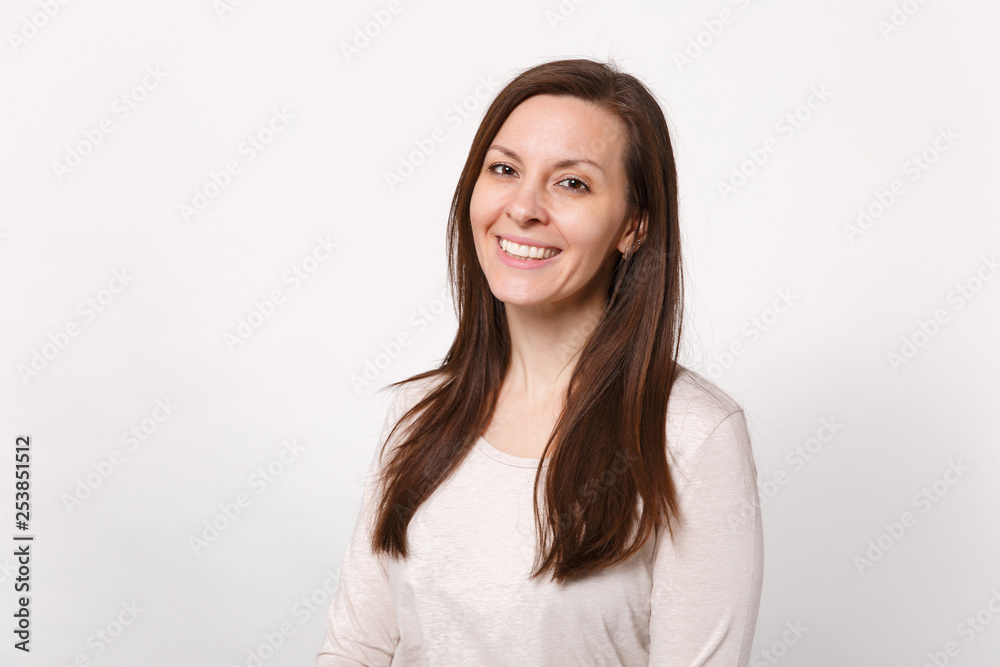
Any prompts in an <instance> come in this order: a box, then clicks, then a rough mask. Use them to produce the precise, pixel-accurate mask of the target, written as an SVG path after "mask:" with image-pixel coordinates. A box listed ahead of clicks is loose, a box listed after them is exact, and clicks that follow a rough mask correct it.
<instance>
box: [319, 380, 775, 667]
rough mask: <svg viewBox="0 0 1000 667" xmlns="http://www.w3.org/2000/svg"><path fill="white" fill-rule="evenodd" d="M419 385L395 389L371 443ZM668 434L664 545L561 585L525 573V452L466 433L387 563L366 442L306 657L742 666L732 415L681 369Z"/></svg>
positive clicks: (739, 523) (746, 559)
mask: <svg viewBox="0 0 1000 667" xmlns="http://www.w3.org/2000/svg"><path fill="white" fill-rule="evenodd" d="M428 388H429V384H428V381H427V380H424V381H422V384H421V383H411V384H409V385H404V386H403V387H401V388H396V389H395V390H394V391H395V394H393V398H392V401H391V404H390V408H389V410H388V415H387V418H386V422H385V427H384V428H383V433H382V437H383V439H384V437H385V435H386V434H387V432H388V429H389V428H391V426H392V425H393V424H394V423H395V421H396V419H398V418H399V416H400V415H402V413H403V412H404V411H405V410H406V409H407V408H409V407H410V406H411V405H413V404H414V403H415V402H416V400H417V399H418V398H419V395H420V394H421V392H423V391H426V390H427V389H428ZM666 430H667V446H668V461H669V462H670V465H671V466H672V468H671V470H672V474H673V476H674V480H675V482H676V486H677V494H678V499H679V502H680V512H681V520H682V524H681V525H680V528H679V529H677V528H675V530H674V540H673V541H671V539H670V535H669V533H668V532H667V531H666V530H665V529H664V530H661V531H658V532H657V534H656V536H655V539H649V540H647V542H646V544H645V546H644V547H643V548H642V549H641V550H640V551H639V552H638V553H636V554H635V555H634V556H633V557H632V558H630V559H629V560H628V561H626V562H624V563H621V564H620V565H618V566H615V567H612V568H610V569H606V570H604V571H602V572H600V573H597V574H595V575H591V576H589V577H587V578H585V579H584V580H582V581H578V582H574V583H570V584H561V585H560V584H556V583H554V582H552V581H551V579H549V578H547V577H546V578H543V579H540V580H535V581H531V582H529V581H528V576H529V574H530V572H531V566H532V563H533V560H534V555H535V554H534V550H535V525H534V516H533V511H534V508H533V485H534V479H535V471H536V469H537V466H538V463H539V460H538V459H529V458H522V457H518V456H512V455H510V454H507V453H505V452H502V451H500V450H497V449H495V448H494V447H492V446H491V445H490V444H489V443H487V442H486V441H485V440H484V439H482V438H479V440H478V441H477V442H476V444H475V447H474V448H473V449H472V450H471V452H470V453H469V455H468V456H467V457H466V458H465V460H464V461H463V462H462V464H461V466H460V467H459V468H458V469H456V471H455V472H454V474H453V475H452V476H451V477H450V478H448V479H447V480H446V481H445V482H444V483H443V484H442V485H441V486H440V487H439V488H438V489H436V490H435V492H434V493H433V494H432V495H431V497H430V498H428V499H427V500H426V501H425V502H424V503H423V504H422V505H421V506H420V507H419V508H418V509H417V512H416V513H415V514H414V516H413V519H412V520H411V522H410V524H409V527H408V531H407V535H408V542H409V546H410V549H411V550H412V551H411V555H410V557H408V558H407V559H405V560H403V561H400V560H399V559H395V558H386V557H384V556H380V557H374V556H373V555H372V553H371V550H370V547H369V541H368V538H369V536H370V534H371V533H370V531H371V530H372V510H373V503H374V502H375V498H374V492H375V481H376V475H377V473H378V471H379V470H380V465H381V461H380V460H379V453H378V451H376V454H375V456H374V457H373V459H372V463H371V466H370V468H369V471H368V476H367V478H366V484H365V490H364V495H363V502H362V505H361V508H360V512H359V515H358V518H357V522H356V524H355V528H354V531H353V533H352V535H351V537H350V540H349V542H348V545H347V549H346V553H345V554H344V559H343V562H342V565H341V570H340V579H339V587H338V590H337V592H336V594H335V596H334V599H333V602H332V603H331V605H330V609H329V612H328V614H327V627H326V636H325V637H324V640H323V644H322V648H321V650H320V653H319V654H318V656H317V660H316V665H317V667H333V666H335V665H338V666H339V665H392V667H411V666H414V665H421V666H434V667H437V666H452V665H454V666H456V667H459V666H460V667H478V666H490V667H493V666H508V665H509V666H511V667H553V666H556V665H627V666H640V665H641V666H645V665H651V666H657V667H668V666H669V667H696V666H705V667H745V666H746V665H748V664H749V661H750V650H751V645H752V642H753V636H754V630H755V627H756V623H757V610H758V606H759V604H760V596H761V585H762V580H763V565H764V551H763V536H762V525H761V516H760V502H759V499H758V494H757V483H756V476H757V473H756V466H755V463H754V457H753V452H752V446H751V441H750V435H749V432H748V429H747V423H746V419H745V416H744V413H743V410H742V408H741V407H740V406H739V405H738V404H737V403H736V402H735V401H734V400H733V398H732V397H730V396H729V395H728V394H726V393H725V392H723V391H722V390H721V389H720V388H719V387H717V386H716V385H715V384H714V383H712V382H711V381H709V380H708V379H706V378H704V377H703V376H701V375H698V374H696V373H693V372H691V371H687V370H682V371H681V373H680V375H679V376H678V378H677V380H676V381H675V383H674V387H673V389H672V393H671V398H670V401H669V403H668V408H667V422H666ZM392 446H393V443H390V447H392ZM543 465H545V466H547V465H548V461H547V460H546V461H545V462H543Z"/></svg>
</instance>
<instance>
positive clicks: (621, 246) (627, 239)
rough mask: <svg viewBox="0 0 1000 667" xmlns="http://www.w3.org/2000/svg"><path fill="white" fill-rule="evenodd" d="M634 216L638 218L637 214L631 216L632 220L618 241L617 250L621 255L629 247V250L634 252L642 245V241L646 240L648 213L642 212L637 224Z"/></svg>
mask: <svg viewBox="0 0 1000 667" xmlns="http://www.w3.org/2000/svg"><path fill="white" fill-rule="evenodd" d="M636 218H638V214H635V215H633V216H632V220H631V221H630V223H629V226H628V227H627V228H626V231H625V235H624V236H623V237H622V239H621V241H619V242H618V252H620V253H622V254H623V255H624V254H625V251H626V250H628V249H629V248H631V252H635V250H637V249H638V248H639V246H640V245H642V243H643V241H645V240H646V223H647V221H648V219H649V214H648V213H646V212H643V213H642V217H641V219H639V220H638V224H637V223H636Z"/></svg>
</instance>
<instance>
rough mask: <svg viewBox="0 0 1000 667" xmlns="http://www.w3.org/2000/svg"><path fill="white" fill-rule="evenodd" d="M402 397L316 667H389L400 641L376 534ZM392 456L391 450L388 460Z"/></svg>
mask: <svg viewBox="0 0 1000 667" xmlns="http://www.w3.org/2000/svg"><path fill="white" fill-rule="evenodd" d="M400 394H401V392H400V391H399V390H398V388H397V390H396V391H395V392H394V393H393V397H392V399H391V401H390V405H389V409H388V410H387V416H386V419H385V423H384V424H383V427H382V435H381V438H380V439H379V442H378V446H376V448H375V453H374V455H373V456H372V461H371V464H369V466H368V473H367V476H366V478H365V485H364V494H363V496H362V502H361V508H360V510H359V513H358V518H357V521H356V523H355V526H354V531H353V532H352V534H351V537H350V539H349V540H348V542H347V548H346V551H345V553H344V559H343V561H342V563H341V566H340V578H339V585H338V586H337V592H336V593H335V594H334V597H333V601H332V602H331V603H330V608H329V611H328V612H327V616H326V635H325V637H324V639H323V646H322V649H321V650H320V652H319V654H318V655H317V656H316V667H340V666H342V665H364V666H365V667H380V666H383V665H384V666H388V665H390V664H391V663H392V658H393V654H394V653H395V650H396V644H397V643H398V642H399V627H398V624H397V622H396V610H395V607H394V605H393V599H392V593H391V591H390V587H389V575H388V569H387V563H386V557H385V555H384V554H383V555H379V556H377V557H376V556H375V555H374V554H373V553H372V551H371V534H372V530H373V522H374V504H375V502H376V501H377V498H376V495H375V493H376V490H377V488H376V487H377V481H378V475H379V473H380V472H381V463H382V460H380V453H381V449H382V448H381V444H382V443H383V442H384V441H385V438H386V436H387V435H388V433H389V431H390V430H391V429H392V427H393V425H395V423H396V420H397V419H398V418H399V417H400V410H399V403H400ZM390 447H391V445H390ZM388 452H389V448H388V447H387V448H386V455H388Z"/></svg>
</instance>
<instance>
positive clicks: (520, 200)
mask: <svg viewBox="0 0 1000 667" xmlns="http://www.w3.org/2000/svg"><path fill="white" fill-rule="evenodd" d="M506 213H507V216H508V217H509V218H510V219H511V220H513V221H514V222H516V223H517V224H518V225H521V226H524V225H527V224H530V223H532V222H543V223H544V222H548V215H549V214H548V209H547V207H546V202H545V192H544V187H543V186H541V185H538V184H535V183H532V182H530V181H527V180H525V181H521V182H520V183H518V184H517V187H516V188H514V189H512V190H511V191H510V198H509V199H508V200H507V206H506Z"/></svg>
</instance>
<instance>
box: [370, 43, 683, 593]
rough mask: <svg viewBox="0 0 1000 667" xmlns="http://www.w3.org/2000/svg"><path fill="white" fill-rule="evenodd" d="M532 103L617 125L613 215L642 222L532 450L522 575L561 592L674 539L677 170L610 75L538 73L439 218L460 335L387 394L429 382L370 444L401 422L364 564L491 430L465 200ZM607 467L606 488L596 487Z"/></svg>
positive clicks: (517, 90) (492, 367)
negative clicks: (501, 137) (669, 425)
mask: <svg viewBox="0 0 1000 667" xmlns="http://www.w3.org/2000/svg"><path fill="white" fill-rule="evenodd" d="M538 94H549V95H557V96H571V97H575V98H579V99H581V100H584V101H587V102H590V103H593V104H595V105H597V106H598V107H599V108H602V109H606V110H608V111H610V112H612V113H613V114H614V115H616V116H617V117H618V118H619V119H620V120H621V123H622V124H623V125H624V129H625V136H624V137H622V141H623V142H624V145H623V160H624V168H625V174H626V177H627V186H626V193H625V199H626V204H627V205H628V206H629V207H630V210H638V211H639V212H640V213H642V214H645V215H646V216H647V220H646V223H645V224H646V230H645V231H646V235H645V238H644V240H643V243H642V246H641V249H638V250H636V251H635V252H631V253H626V255H625V256H623V257H622V258H621V259H620V260H619V262H618V264H617V265H616V267H615V270H614V273H613V274H612V279H611V284H610V286H609V291H608V300H607V302H606V305H605V308H604V310H603V313H602V315H601V318H600V320H598V322H597V323H596V328H594V330H593V331H592V333H590V334H589V336H587V337H586V339H585V340H583V341H581V342H582V344H583V349H582V351H581V352H580V357H579V360H578V362H577V364H576V366H575V367H574V369H573V373H572V376H571V377H570V380H569V386H568V388H567V394H566V397H565V404H564V405H565V407H564V408H563V411H562V413H561V415H560V416H559V419H558V420H557V422H556V424H555V427H554V429H553V432H552V434H551V436H550V437H549V440H548V442H547V444H546V447H545V452H544V453H543V458H542V461H544V460H545V456H546V455H547V453H548V452H549V450H550V449H551V450H552V452H553V453H552V455H551V456H550V457H549V466H548V472H547V474H546V477H545V507H544V509H543V510H542V511H540V510H539V500H538V489H539V482H540V480H541V478H542V474H543V466H542V463H541V461H540V462H539V467H538V470H537V472H536V474H535V487H534V488H535V523H536V527H537V529H538V530H537V534H538V538H539V544H538V546H539V549H538V551H537V556H538V557H539V558H540V559H541V563H540V565H539V562H538V559H537V558H536V561H535V571H534V572H533V574H532V577H531V578H532V579H534V578H535V577H537V576H539V575H541V574H543V573H544V572H546V571H551V576H552V578H553V579H554V580H555V581H557V582H560V583H562V582H565V581H568V580H571V579H574V578H577V577H580V576H583V575H586V574H589V573H591V572H595V571H597V570H600V569H602V568H605V567H608V566H611V565H616V564H618V563H621V562H623V561H625V560H626V559H628V558H629V557H630V556H632V555H633V554H634V553H636V552H637V551H638V550H639V549H640V548H642V546H643V544H644V543H645V541H646V539H647V538H648V537H650V536H651V535H653V534H654V533H655V530H656V529H657V528H658V527H660V526H663V525H666V527H667V529H668V530H669V531H670V534H671V536H673V526H672V524H673V523H674V522H675V521H677V520H678V519H679V517H678V514H677V502H676V496H675V489H674V484H673V482H672V480H671V476H670V471H669V468H668V463H667V447H666V444H667V443H666V413H667V400H668V398H669V395H670V389H671V387H672V385H673V382H674V379H675V377H676V376H677V373H678V367H679V366H678V364H677V361H676V358H677V352H678V349H679V344H680V333H681V317H682V304H681V299H682V294H683V288H682V284H681V280H682V278H681V263H680V248H681V246H680V237H679V225H678V220H677V172H676V167H675V164H674V157H673V149H672V147H671V142H670V135H669V133H668V131H667V123H666V120H665V118H664V116H663V111H662V110H661V108H660V105H659V104H658V103H657V101H656V99H655V98H654V97H653V95H652V94H651V93H650V92H649V91H648V90H647V89H646V87H645V86H644V85H643V84H642V83H641V82H640V81H639V80H638V79H636V78H635V77H633V76H632V75H630V74H627V73H623V72H621V71H620V70H619V68H618V66H617V65H615V64H614V63H611V64H605V63H600V62H595V61H592V60H587V59H572V60H557V61H553V62H548V63H543V64H541V65H538V66H535V67H532V68H530V69H527V70H525V71H523V72H522V73H520V74H519V75H518V76H516V77H515V78H514V79H513V80H511V82H510V83H508V84H507V85H506V86H505V87H504V88H503V90H501V91H500V93H499V94H498V95H497V97H496V98H495V99H494V100H493V102H492V103H491V104H490V106H489V109H487V111H486V114H485V116H484V117H483V120H482V122H481V123H480V125H479V129H478V131H477V132H476V136H475V138H474V139H473V142H472V147H471V149H470V151H469V156H468V159H467V160H466V162H465V166H464V168H463V169H462V174H461V177H460V178H459V181H458V187H457V188H456V189H455V196H454V198H453V200H452V204H451V212H450V216H449V221H448V276H449V281H450V283H451V287H452V291H453V294H454V295H455V304H456V309H457V315H458V331H457V333H456V335H455V340H454V342H453V343H452V345H451V348H450V349H449V350H448V353H447V355H446V356H445V358H444V360H443V362H442V364H441V366H440V367H439V368H436V369H433V370H430V371H427V372H424V373H420V374H417V375H414V376H413V377H410V378H408V379H405V380H400V381H398V382H394V383H392V384H391V385H387V388H388V387H395V386H397V385H403V384H405V383H409V382H416V381H418V380H423V379H427V378H433V379H435V380H436V381H434V382H432V383H431V384H432V387H433V388H432V389H430V390H429V391H428V392H427V393H426V394H425V395H424V396H423V397H422V399H421V400H419V401H418V402H416V404H415V405H413V406H412V407H411V408H410V409H409V410H408V411H407V412H406V413H405V414H403V415H402V416H401V418H400V420H399V421H398V422H397V423H396V424H395V426H394V427H393V428H392V429H391V431H390V432H389V437H388V438H387V439H386V442H385V443H384V444H383V445H382V446H383V451H384V448H385V446H386V445H387V444H388V442H389V440H391V439H392V437H393V434H394V433H395V432H396V429H397V428H399V427H400V426H401V425H402V424H403V423H404V422H406V423H407V427H406V428H405V429H404V430H405V436H404V437H402V438H401V440H400V444H399V446H398V447H397V448H395V449H394V455H393V456H392V457H391V459H390V460H389V461H387V462H386V464H385V466H384V468H383V472H382V475H381V478H380V483H381V492H380V500H379V503H378V506H377V510H376V515H375V519H374V528H373V534H372V542H371V546H372V550H373V552H375V553H386V554H389V555H392V556H396V557H400V558H405V557H406V556H407V544H406V527H407V524H408V523H409V521H410V519H411V518H412V517H413V514H414V512H416V510H417V508H418V507H419V506H420V504H421V503H422V502H423V501H424V500H426V499H427V498H428V497H429V496H430V495H431V494H432V493H433V492H434V490H435V489H436V488H437V487H438V485H439V484H441V482H442V481H444V480H445V479H446V478H447V477H448V476H449V475H450V474H451V473H452V472H453V471H454V470H455V469H456V468H457V467H458V466H459V464H460V463H461V462H462V460H463V459H464V457H465V456H466V454H468V452H469V451H470V449H471V448H472V447H473V446H474V445H475V443H476V441H477V440H478V438H479V436H481V435H482V433H483V432H484V431H485V429H486V427H487V426H488V425H489V423H490V420H491V418H492V415H493V411H494V408H495V405H496V400H497V397H498V395H499V391H500V387H501V384H502V382H503V378H504V376H505V372H506V370H507V365H508V362H509V359H510V352H511V343H510V336H509V331H508V328H507V317H506V311H505V309H504V304H503V303H502V302H501V301H499V300H498V299H497V298H496V297H495V296H494V295H493V293H492V291H491V290H490V288H489V284H488V282H487V281H486V276H485V274H484V273H483V271H482V268H481V266H480V265H479V260H478V258H477V255H476V249H475V245H474V240H473V236H472V227H471V222H470V218H469V202H470V200H471V198H472V191H473V187H474V186H475V184H476V179H477V178H479V175H480V172H481V171H482V168H483V161H484V159H485V155H486V152H487V148H488V147H489V145H490V144H491V142H492V140H493V139H494V137H495V136H496V134H497V132H498V131H499V130H500V127H501V126H502V125H503V123H504V121H505V120H506V119H507V117H508V115H510V113H511V112H512V111H513V110H514V108H515V107H516V106H517V105H518V104H520V103H521V102H523V101H524V100H525V99H527V98H529V97H531V96H533V95H538ZM633 240H634V239H633ZM633 247H636V246H634V245H633ZM622 462H624V464H623V463H622ZM612 469H613V470H614V473H613V479H612V480H611V482H610V483H607V482H602V483H599V484H598V483H596V480H606V479H607V476H608V471H609V470H612ZM543 512H544V515H545V522H544V524H543V521H542V519H541V516H542V513H543ZM550 532H551V534H550ZM550 542H551V543H550Z"/></svg>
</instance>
